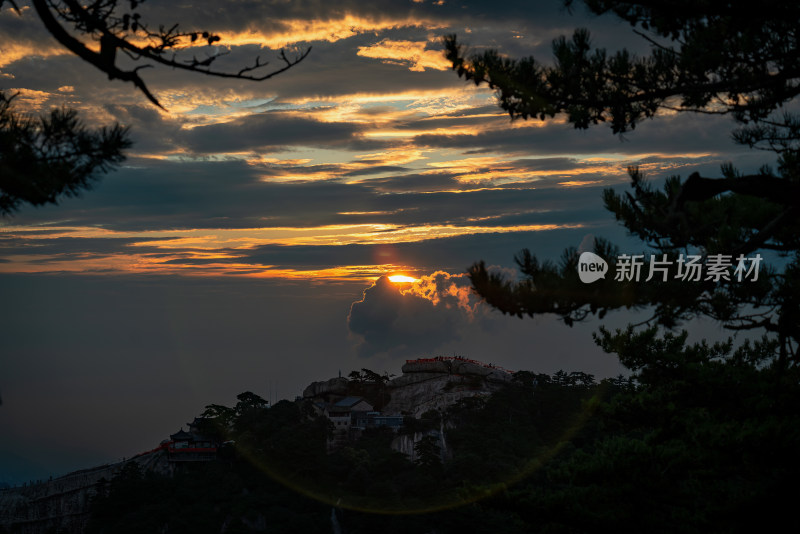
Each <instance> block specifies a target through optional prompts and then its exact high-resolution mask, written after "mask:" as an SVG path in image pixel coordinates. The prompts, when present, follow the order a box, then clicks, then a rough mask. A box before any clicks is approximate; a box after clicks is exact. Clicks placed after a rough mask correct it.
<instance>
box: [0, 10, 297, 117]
mask: <svg viewBox="0 0 800 534" xmlns="http://www.w3.org/2000/svg"><path fill="white" fill-rule="evenodd" d="M144 1H145V0H123V1H120V0H98V1H95V2H90V3H87V4H82V3H81V2H78V1H77V0H58V1H54V0H31V3H32V4H33V8H34V10H35V11H36V14H37V15H38V16H39V19H40V20H41V21H42V24H43V25H44V27H45V28H46V29H47V31H48V32H50V34H51V35H52V36H53V37H55V39H56V40H57V41H58V42H59V43H60V44H61V45H62V46H64V47H65V48H66V49H67V50H69V51H70V52H72V53H74V54H75V55H77V56H78V57H80V58H81V59H82V60H84V61H86V62H87V63H89V64H91V65H93V66H94V67H96V68H98V69H100V70H101V71H103V72H104V73H106V74H107V75H108V78H109V79H110V80H122V81H125V82H130V83H132V84H133V85H135V86H136V87H137V88H138V89H139V90H140V91H141V92H142V93H143V94H144V95H145V96H146V97H147V99H148V100H150V102H152V103H153V104H155V105H156V106H158V107H162V106H161V104H160V103H159V101H158V99H156V97H155V96H154V95H153V94H152V93H151V92H150V90H149V89H148V87H147V85H146V84H145V82H144V80H142V78H141V77H140V76H139V71H140V70H141V69H143V68H145V67H152V66H153V65H164V66H167V67H170V68H173V69H180V70H186V71H190V72H198V73H201V74H206V75H209V76H219V77H223V78H235V79H239V80H252V81H262V80H266V79H269V78H272V77H273V76H275V75H277V74H280V73H282V72H284V71H286V70H288V69H290V68H291V67H293V66H294V65H296V64H297V63H299V62H300V61H302V60H303V59H304V58H305V57H306V56H307V55H308V53H309V52H310V51H311V48H308V49H306V50H304V51H301V52H299V53H298V54H297V55H296V56H294V57H289V56H288V55H287V54H286V52H285V51H284V50H281V51H280V53H279V59H280V61H281V65H280V66H279V67H277V68H268V67H269V62H262V61H261V58H260V57H257V58H256V59H255V61H254V62H253V63H252V64H251V65H246V66H244V67H241V68H239V69H234V70H223V69H218V68H216V65H215V62H216V60H217V59H219V58H220V57H221V56H223V55H225V53H226V52H223V51H219V50H218V49H217V48H216V45H215V43H218V42H219V41H220V37H219V36H218V35H215V34H214V33H212V32H209V31H203V30H190V31H183V30H182V29H180V28H179V25H178V24H165V23H164V22H159V23H158V24H151V23H149V22H147V21H145V20H144V18H143V17H142V15H141V13H139V11H138V9H139V7H141V5H142V4H143V3H144ZM5 2H6V0H0V8H2V6H3V4H4V3H5ZM8 2H9V4H10V5H11V6H12V7H13V8H14V9H16V10H17V12H18V13H20V14H21V12H20V10H19V8H18V6H17V4H16V3H15V2H14V1H13V0H8ZM76 35H77V37H76ZM198 42H199V43H204V44H205V45H206V46H208V47H211V46H215V48H213V49H210V50H212V53H211V54H209V55H206V57H204V58H202V59H198V58H197V57H196V56H195V55H194V54H193V53H192V54H191V55H189V53H187V54H185V57H184V54H181V52H183V51H188V50H191V49H193V48H194V47H195V46H197V44H198ZM87 44H92V45H94V46H92V47H90V46H87ZM95 49H97V50H96V51H95ZM122 55H124V56H127V58H128V59H130V60H133V61H134V62H137V63H139V64H138V65H137V66H136V67H134V68H132V69H128V70H126V69H125V68H123V67H120V65H119V62H118V57H119V56H122Z"/></svg>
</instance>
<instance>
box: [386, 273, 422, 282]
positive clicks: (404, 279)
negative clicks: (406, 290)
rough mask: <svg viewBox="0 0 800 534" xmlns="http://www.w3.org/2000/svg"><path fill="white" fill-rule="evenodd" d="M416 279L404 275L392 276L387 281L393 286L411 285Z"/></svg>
mask: <svg viewBox="0 0 800 534" xmlns="http://www.w3.org/2000/svg"><path fill="white" fill-rule="evenodd" d="M417 280H418V278H412V277H410V276H406V275H404V274H393V275H392V276H390V277H389V281H390V282H392V283H394V284H413V283H414V282H416V281H417Z"/></svg>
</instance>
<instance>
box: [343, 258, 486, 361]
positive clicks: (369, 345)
mask: <svg viewBox="0 0 800 534" xmlns="http://www.w3.org/2000/svg"><path fill="white" fill-rule="evenodd" d="M482 308H483V304H481V303H480V301H479V300H478V298H477V297H476V296H475V295H473V294H472V293H471V291H470V288H469V280H468V279H467V277H466V276H465V275H462V274H450V273H447V272H444V271H437V272H435V273H433V274H430V275H426V276H422V277H421V278H419V279H418V280H417V281H416V282H413V283H410V284H394V283H392V282H391V281H390V280H389V278H388V277H386V276H382V277H380V278H379V279H378V280H377V281H376V282H375V284H374V285H372V286H371V287H369V288H367V289H366V290H364V293H363V295H362V298H361V300H359V301H357V302H354V303H353V304H352V306H351V307H350V315H349V316H348V318H347V322H348V327H349V329H350V334H351V337H352V339H354V340H355V343H356V352H357V353H358V355H359V356H361V357H374V356H389V357H397V358H400V357H418V356H421V355H423V354H431V353H432V352H434V351H435V350H436V349H437V348H438V347H440V346H442V345H444V344H446V343H449V342H452V341H457V340H459V339H461V338H463V337H464V334H465V333H466V332H467V331H468V330H471V329H474V328H475V324H476V322H477V319H478V316H479V315H480V314H481V313H482V311H483V310H482Z"/></svg>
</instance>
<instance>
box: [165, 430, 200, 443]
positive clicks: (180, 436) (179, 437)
mask: <svg viewBox="0 0 800 534" xmlns="http://www.w3.org/2000/svg"><path fill="white" fill-rule="evenodd" d="M169 439H171V440H173V441H183V440H190V439H194V434H192V433H191V432H184V430H183V428H181V429H180V430H179V431H177V432H176V433H174V434H170V436H169Z"/></svg>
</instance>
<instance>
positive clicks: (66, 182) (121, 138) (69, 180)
mask: <svg viewBox="0 0 800 534" xmlns="http://www.w3.org/2000/svg"><path fill="white" fill-rule="evenodd" d="M13 100H14V97H13V96H10V97H8V96H6V94H5V93H3V92H2V91H0V215H8V214H11V213H13V212H14V211H17V210H18V209H19V208H20V205H21V204H22V203H24V202H29V203H31V204H33V205H34V206H40V205H43V204H47V203H54V204H55V203H57V202H58V199H59V198H60V197H61V196H75V195H77V194H78V193H79V192H80V191H81V190H82V189H89V188H90V187H91V185H92V181H93V180H94V179H96V178H97V175H98V174H101V173H105V172H108V171H109V170H111V169H113V168H115V167H116V166H118V165H119V164H120V163H121V162H122V161H123V160H124V159H125V156H124V155H123V152H122V151H123V150H124V149H125V148H128V147H129V146H130V145H131V142H130V140H129V139H128V134H127V129H125V128H122V127H121V126H119V125H115V126H113V127H111V128H100V129H97V130H89V129H87V128H86V127H85V126H84V125H83V123H82V122H81V121H80V120H79V119H78V114H77V112H75V111H74V110H69V109H54V110H53V111H51V112H50V114H49V115H45V116H42V117H39V118H33V117H26V116H22V115H20V114H17V113H15V112H14V111H13V110H12V109H11V107H12V102H13Z"/></svg>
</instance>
